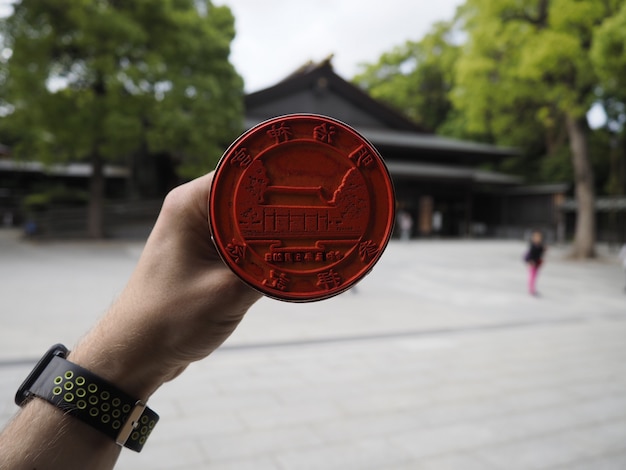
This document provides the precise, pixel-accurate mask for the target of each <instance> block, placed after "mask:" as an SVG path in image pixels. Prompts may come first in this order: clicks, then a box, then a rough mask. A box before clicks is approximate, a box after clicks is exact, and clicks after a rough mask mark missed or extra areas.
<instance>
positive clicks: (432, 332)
mask: <svg viewBox="0 0 626 470" xmlns="http://www.w3.org/2000/svg"><path fill="white" fill-rule="evenodd" d="M141 249H142V244H141V243H139V242H133V241H119V240H117V241H104V242H81V241H78V242H23V241H21V240H20V239H19V236H18V233H17V232H14V231H8V230H2V231H0V305H1V312H2V313H1V316H0V340H1V341H0V425H3V424H4V423H6V421H7V420H8V419H9V418H10V416H11V415H12V414H13V413H14V412H15V410H16V407H15V405H14V404H13V395H14V393H15V390H16V388H17V386H18V385H19V383H20V382H21V380H22V379H23V378H24V377H25V375H26V374H27V372H28V371H29V370H30V368H31V367H32V364H33V361H35V360H36V359H38V358H39V356H41V354H42V353H43V352H44V351H45V350H46V349H47V348H48V347H49V346H50V345H52V344H54V343H56V342H64V343H65V344H67V345H68V346H71V345H72V344H73V343H75V341H76V340H77V338H79V336H80V335H81V334H82V333H83V332H84V331H85V330H86V329H87V328H88V327H89V325H91V324H92V323H93V322H94V321H95V319H96V318H97V317H98V316H99V315H101V314H102V313H103V312H104V311H105V310H106V308H107V306H108V305H109V304H110V303H111V302H112V300H113V299H114V298H115V296H116V294H117V293H119V291H120V290H121V288H122V287H123V285H124V283H125V281H126V279H127V278H128V276H129V274H130V272H131V270H132V268H133V266H134V264H135V262H136V261H137V259H138V257H139V254H140V252H141ZM524 251H525V244H524V243H523V242H521V241H459V240H457V241H443V240H441V241H438V240H432V241H431V240H429V241H411V242H404V243H403V242H399V241H394V242H392V243H391V244H390V246H389V248H388V250H387V251H386V252H385V254H384V256H383V257H382V259H381V261H380V262H379V264H378V265H376V267H375V268H374V270H373V271H372V273H371V274H370V275H369V276H368V277H366V278H365V279H364V280H363V281H362V282H361V283H360V284H358V286H357V288H356V289H355V290H353V291H349V292H347V293H344V294H342V295H340V296H338V297H336V298H333V299H330V300H326V301H322V302H316V303H312V304H289V303H284V302H278V301H274V300H269V299H262V300H261V301H259V302H258V303H257V304H256V305H255V306H254V307H253V308H252V309H251V310H250V312H249V313H248V315H247V317H246V319H245V320H244V321H243V323H242V324H241V325H240V327H239V329H238V330H237V331H236V332H235V334H234V335H233V336H232V337H231V338H230V339H229V340H228V341H227V343H226V344H225V345H224V346H223V347H222V348H221V349H220V350H218V351H217V352H216V353H214V354H213V355H212V356H211V357H209V358H208V359H206V360H205V361H202V362H200V363H196V364H193V365H192V366H191V367H190V368H189V369H188V370H187V371H186V372H185V373H184V374H183V375H182V376H181V377H180V378H179V379H177V380H176V381H175V382H173V383H170V384H167V385H165V386H164V387H163V388H162V389H161V390H159V391H158V392H157V393H156V394H155V396H154V397H153V398H152V399H151V401H150V405H151V407H152V408H153V409H154V410H155V411H157V412H158V413H159V414H160V415H161V421H160V423H159V425H158V426H157V427H156V429H155V431H154V433H153V434H152V436H151V438H150V440H149V441H148V443H147V444H146V447H145V450H144V451H143V452H142V453H141V454H135V453H133V452H130V451H124V452H123V453H122V456H121V458H120V461H119V465H118V467H117V468H119V469H129V470H130V469H133V470H137V469H172V470H179V469H180V470H183V469H184V470H199V469H207V468H208V469H218V470H247V469H254V470H292V469H294V470H300V469H303V470H304V469H315V470H317V469H323V470H329V469H342V470H352V469H355V470H360V469H392V470H395V469H399V470H404V469H406V470H408V469H436V470H446V469H454V470H456V469H460V470H475V469H484V470H491V469H503V470H504V469H506V470H509V469H523V470H526V469H530V470H533V469H555V470H556V469H574V470H578V469H580V470H583V469H585V470H587V469H592V470H595V469H624V468H626V294H625V292H624V290H623V289H624V283H625V276H624V272H623V270H622V268H621V266H620V264H619V263H618V261H617V260H616V256H615V254H614V253H611V252H610V251H609V250H608V249H604V250H603V251H602V257H601V258H600V259H599V260H597V261H593V262H571V261H568V260H566V259H565V256H564V255H565V253H566V250H565V248H563V247H551V248H550V250H549V252H548V256H547V261H546V264H545V266H544V269H543V270H542V272H541V274H540V277H539V284H538V286H539V291H540V296H539V297H538V298H535V297H531V296H529V295H528V294H527V293H526V285H525V283H526V272H525V267H524V264H523V262H522V256H523V253H524ZM0 458H1V457H0Z"/></svg>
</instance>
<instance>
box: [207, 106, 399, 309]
mask: <svg viewBox="0 0 626 470" xmlns="http://www.w3.org/2000/svg"><path fill="white" fill-rule="evenodd" d="M394 206H395V198H394V192H393V186H392V183H391V178H390V177H389V173H388V171H387V168H386V166H385V164H384V162H383V160H382V158H381V156H380V155H379V154H378V152H377V151H376V149H375V148H374V147H373V146H372V145H371V144H370V143H369V142H368V141H367V140H366V139H365V138H364V137H362V136H361V135H360V134H358V133H357V132H356V131H355V130H354V129H352V128H351V127H349V126H347V125H346V124H344V123H342V122H339V121H336V120H334V119H331V118H328V117H325V116H318V115H309V114H294V115H288V116H282V117H279V118H275V119H272V120H269V121H266V122H264V123H261V124H259V125H258V126H256V127H254V128H252V129H251V130H249V131H248V132H246V133H244V134H243V135H242V136H241V137H240V138H239V139H237V140H236V141H235V142H234V143H233V145H231V147H230V148H229V149H228V150H227V151H226V153H225V154H224V156H223V157H222V159H221V160H220V163H219V164H218V167H217V169H216V173H215V176H214V179H213V186H212V188H211V196H210V201H209V213H210V222H211V230H212V236H213V240H214V242H215V245H216V248H217V250H218V252H219V253H220V255H221V256H222V258H223V259H224V262H225V263H226V264H227V265H228V266H229V267H230V268H231V269H232V271H233V272H234V273H235V274H237V275H238V276H239V277H240V278H241V279H242V280H244V281H245V282H246V283H248V284H249V285H251V286H252V287H254V288H255V289H257V290H259V291H261V292H262V293H264V294H265V295H267V296H269V297H273V298H277V299H280V300H289V301H299V302H306V301H313V300H320V299H325V298H328V297H331V296H333V295H336V294H339V293H341V292H343V291H345V290H347V289H348V288H350V287H351V286H353V285H354V284H356V283H357V282H358V281H359V280H360V279H361V278H362V277H363V276H364V275H365V274H367V273H368V272H369V271H370V270H371V269H372V267H373V266H374V264H375V263H376V262H377V261H378V259H379V258H380V256H381V254H382V252H383V250H384V249H385V247H386V245H387V242H388V241H389V237H390V235H391V230H392V228H393V221H394V214H393V212H394Z"/></svg>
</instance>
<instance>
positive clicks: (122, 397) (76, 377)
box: [16, 345, 159, 452]
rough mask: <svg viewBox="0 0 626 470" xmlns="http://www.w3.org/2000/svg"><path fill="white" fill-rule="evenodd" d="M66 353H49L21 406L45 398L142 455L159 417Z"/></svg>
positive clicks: (25, 386) (21, 395)
mask: <svg viewBox="0 0 626 470" xmlns="http://www.w3.org/2000/svg"><path fill="white" fill-rule="evenodd" d="M59 347H60V348H62V349H61V350H59ZM55 348H56V349H55ZM63 350H64V351H63ZM66 353H67V349H65V348H64V347H62V346H61V345H57V346H55V347H53V349H51V350H50V351H48V354H47V355H46V356H44V358H42V361H40V363H39V364H37V366H36V367H35V369H34V370H33V372H32V373H31V375H30V376H29V377H28V378H27V379H26V382H24V384H22V387H20V389H19V391H18V394H17V395H16V402H17V403H18V405H20V406H21V405H23V404H24V403H25V402H26V401H28V399H30V398H31V397H33V396H36V397H39V398H43V399H44V400H47V401H48V402H50V403H52V404H53V405H55V406H57V407H58V408H60V409H62V410H63V411H64V412H66V413H68V414H70V415H72V416H74V417H76V418H78V419H80V420H82V421H84V422H86V423H87V424H89V425H91V426H93V427H94V428H96V429H98V430H99V431H100V432H102V433H104V434H106V435H107V436H109V437H111V438H112V439H114V440H115V442H117V444H119V445H123V446H125V447H127V448H129V449H132V450H134V451H136V452H140V451H141V449H142V448H143V446H144V444H145V443H146V440H147V439H148V436H149V435H150V433H151V432H152V430H153V429H154V426H155V425H156V423H157V422H158V420H159V415H157V414H156V413H155V412H154V411H152V410H151V409H150V408H148V407H147V406H146V404H145V403H143V402H142V401H140V400H137V399H134V398H133V397H131V396H130V395H128V394H126V393H124V392H123V391H121V390H120V389H118V388H117V387H116V386H114V385H112V384H111V383H109V382H107V381H106V380H104V379H102V378H100V377H98V376H97V375H95V374H93V373H91V372H89V371H88V370H87V369H84V368H82V367H80V366H78V365H76V364H74V363H72V362H70V361H68V360H66V359H65V357H64V356H65V355H66ZM44 362H47V363H44Z"/></svg>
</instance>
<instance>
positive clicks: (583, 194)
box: [566, 114, 596, 258]
mask: <svg viewBox="0 0 626 470" xmlns="http://www.w3.org/2000/svg"><path fill="white" fill-rule="evenodd" d="M583 119H584V118H575V117H573V116H571V115H569V114H568V115H567V116H566V122H567V134H568V136H569V142H570V150H571V153H572V164H573V166H574V178H575V185H576V186H575V192H576V203H577V210H576V229H575V230H576V231H575V233H574V243H573V246H572V252H571V256H572V257H573V258H592V257H594V256H595V255H596V253H595V243H596V221H595V190H594V179H593V170H592V168H591V162H590V160H589V146H588V143H587V131H586V128H585V122H584V120H583Z"/></svg>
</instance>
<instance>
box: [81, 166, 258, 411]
mask: <svg viewBox="0 0 626 470" xmlns="http://www.w3.org/2000/svg"><path fill="white" fill-rule="evenodd" d="M212 180H213V174H212V173H210V174H208V175H205V176H203V177H201V178H198V179H196V180H194V181H191V182H190V183H187V184H185V185H182V186H179V187H178V188H176V189H174V190H173V191H172V192H171V193H170V194H168V196H167V197H166V199H165V201H164V204H163V208H162V209H161V213H160V215H159V217H158V220H157V222H156V224H155V226H154V229H153V231H152V233H151V235H150V237H149V238H148V241H147V243H146V246H145V248H144V251H143V253H142V255H141V257H140V259H139V262H138V264H137V267H136V268H135V271H134V272H133V274H132V276H131V278H130V281H129V282H128V284H127V286H126V288H125V289H124V291H123V292H122V294H121V295H120V297H119V298H118V299H117V301H116V302H115V303H114V304H113V306H112V307H111V308H110V309H109V311H108V312H107V314H106V315H105V316H104V317H103V318H102V320H101V321H100V322H99V323H98V324H97V325H96V326H95V328H94V329H93V330H92V331H91V332H90V333H89V334H88V335H87V336H86V337H85V338H84V339H83V340H82V341H81V342H80V344H79V345H78V346H77V347H76V348H75V350H74V351H73V352H72V353H71V355H70V357H69V360H71V361H73V362H76V363H77V364H80V365H82V366H83V367H85V368H87V369H89V370H91V371H92V372H94V373H96V374H98V375H100V376H101V377H103V378H106V379H108V380H110V381H111V382H112V383H114V384H116V385H117V386H118V387H120V388H121V389H123V390H125V391H126V392H127V393H129V394H131V395H135V396H137V398H143V399H146V398H147V397H148V396H149V395H151V394H152V393H153V392H154V391H155V390H156V389H157V388H158V387H159V386H160V385H161V384H162V383H163V382H165V381H167V380H171V379H172V378H174V377H176V376H177V375H178V374H179V373H180V372H182V371H183V370H184V369H185V368H186V367H187V365H188V364H189V363H190V362H192V361H196V360H199V359H202V358H204V357H205V356H207V355H208V354H210V353H211V352H212V351H213V350H215V349H216V348H217V347H218V346H220V345H221V344H222V343H223V342H224V340H226V338H228V336H230V334H231V333H232V332H233V331H234V329H235V327H236V326H237V325H238V324H239V322H240V321H241V319H242V318H243V316H244V314H245V312H246V311H247V310H248V308H249V307H250V306H251V305H252V304H253V303H254V302H255V301H256V300H257V299H258V298H259V297H260V294H259V293H257V292H256V291H254V290H253V289H251V288H250V287H248V286H247V285H245V284H244V283H243V282H242V281H240V280H239V279H238V278H237V277H236V276H235V275H234V274H233V273H232V272H231V271H230V270H229V269H228V268H227V267H226V265H224V263H223V262H222V260H221V259H220V257H219V255H218V254H217V252H216V250H215V247H214V245H213V242H212V240H211V235H210V230H209V221H208V197H209V189H210V187H211V182H212Z"/></svg>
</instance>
